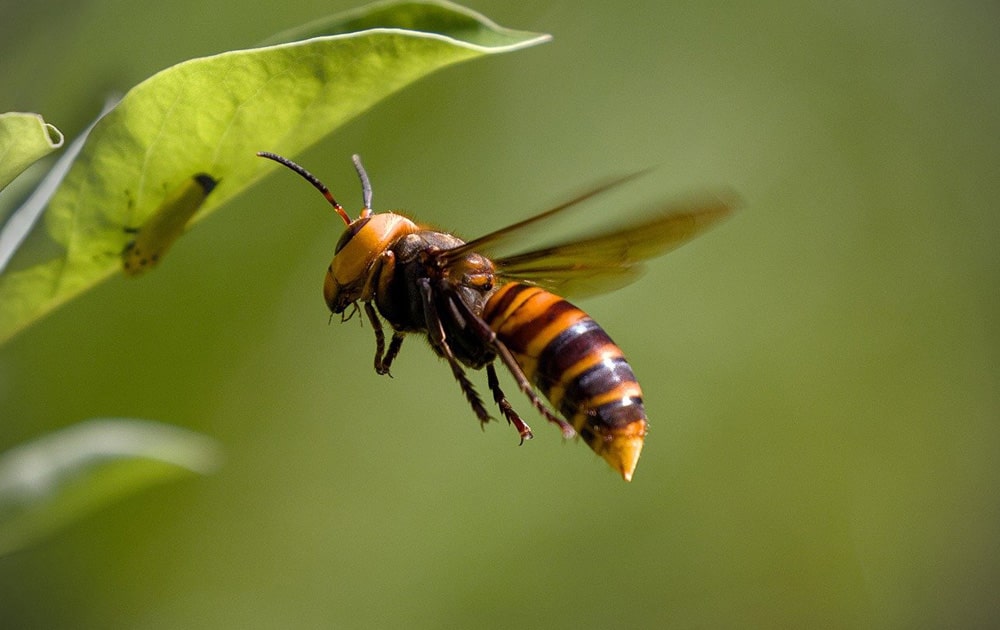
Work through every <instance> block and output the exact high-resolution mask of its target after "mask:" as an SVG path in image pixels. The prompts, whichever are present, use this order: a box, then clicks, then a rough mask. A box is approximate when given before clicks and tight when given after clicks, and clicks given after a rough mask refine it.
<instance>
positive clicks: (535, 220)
mask: <svg viewBox="0 0 1000 630" xmlns="http://www.w3.org/2000/svg"><path fill="white" fill-rule="evenodd" d="M647 172H648V170H646V171H639V172H637V173H632V174H630V175H625V176H623V177H618V178H616V179H612V180H609V181H607V182H605V183H603V184H600V185H599V186H596V187H594V188H592V189H590V190H588V191H587V192H585V193H583V194H582V195H579V196H577V197H574V198H573V199H570V200H569V201H565V202H563V203H561V204H559V205H558V206H556V207H554V208H551V209H549V210H546V211H545V212H543V213H541V214H536V215H535V216H533V217H528V218H527V219H525V220H523V221H518V222H517V223H515V224H513V225H508V226H506V227H502V228H500V229H499V230H496V231H494V232H490V233H489V234H486V235H484V236H480V237H479V238H475V239H473V240H471V241H467V242H466V243H465V244H464V245H459V246H458V247H455V248H452V249H449V250H448V251H445V252H442V253H441V260H443V261H444V262H445V263H454V262H457V261H459V260H461V259H462V258H463V257H464V256H465V255H466V254H468V253H470V252H479V253H485V252H487V251H498V250H501V249H504V248H505V246H507V245H509V244H510V243H511V242H513V241H515V240H517V239H519V238H521V239H523V238H524V237H525V236H528V235H531V234H532V233H533V232H535V231H536V230H537V229H538V224H539V223H542V222H543V221H546V220H548V219H551V218H553V217H555V216H556V215H561V214H562V213H563V212H565V211H566V210H569V209H571V208H574V207H576V206H578V205H580V204H581V203H582V202H584V201H586V200H588V199H590V198H591V197H596V196H597V195H599V194H601V193H603V192H607V191H608V190H611V189H612V188H615V187H616V186H620V185H622V184H624V183H625V182H627V181H630V180H632V179H635V178H636V177H639V176H640V175H644V174H645V173H647Z"/></svg>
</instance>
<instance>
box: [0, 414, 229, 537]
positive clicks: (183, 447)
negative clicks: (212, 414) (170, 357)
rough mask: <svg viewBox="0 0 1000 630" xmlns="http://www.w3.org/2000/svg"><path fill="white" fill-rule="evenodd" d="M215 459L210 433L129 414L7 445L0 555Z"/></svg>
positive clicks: (0, 457) (0, 472)
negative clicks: (136, 417) (127, 417)
mask: <svg viewBox="0 0 1000 630" xmlns="http://www.w3.org/2000/svg"><path fill="white" fill-rule="evenodd" d="M220 459H221V456H220V449H219V447H218V446H217V444H216V442H215V441H214V440H212V439H210V438H208V437H205V436H203V435H200V434H198V433H194V432H191V431H188V430H186V429H181V428H178V427H173V426H170V425H165V424H160V423H156V422H150V421H146V420H132V419H94V420H88V421H85V422H81V423H79V424H76V425H74V426H71V427H68V428H65V429H61V430H59V431H56V432H54V433H51V434H49V435H45V436H43V437H41V438H38V439H36V440H34V441H32V442H30V443H28V444H23V445H21V446H17V447H15V448H13V449H10V450H9V451H6V452H5V453H2V454H0V556H2V555H5V554H8V553H10V552H12V551H16V550H17V549H21V548H23V547H25V546H27V545H30V544H32V543H35V542H37V541H38V540H40V539H42V538H44V537H46V536H48V535H50V534H52V533H53V532H55V531H57V530H59V529H61V528H63V527H66V526H67V525H69V524H70V523H72V522H74V521H76V520H79V519H81V518H83V517H85V516H87V515H88V514H91V513H93V512H95V511H97V510H99V509H100V508H102V507H104V506H106V505H109V504H111V503H113V502H115V501H118V500H121V499H123V498H125V497H127V496H129V495H132V494H135V493H137V492H139V491H140V490H143V489H145V488H148V487H150V486H152V485H155V484H160V483H164V482H167V481H173V480H176V479H181V478H184V477H188V476H190V475H191V474H192V473H196V474H208V473H210V472H213V471H214V470H215V469H216V468H217V467H218V464H219V461H220Z"/></svg>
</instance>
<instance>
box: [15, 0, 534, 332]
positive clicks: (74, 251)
mask: <svg viewBox="0 0 1000 630" xmlns="http://www.w3.org/2000/svg"><path fill="white" fill-rule="evenodd" d="M356 28H364V29H366V30H362V31H359V32H348V31H350V30H351V29H356ZM417 28H419V29H420V30H412V29H417ZM303 33H307V34H309V35H317V34H321V35H318V36H315V37H312V38H311V39H307V40H305V41H295V42H291V43H285V44H276V45H272V46H267V47H263V48H255V49H250V50H241V51H234V52H227V53H222V54H219V55H215V56H212V57H205V58H201V59H193V60H190V61H187V62H184V63H181V64H178V65H176V66H173V67H171V68H168V69H166V70H164V71H162V72H160V73H159V74H156V75H154V76H153V77H151V78H150V79H148V80H146V81H144V82H143V83H141V84H139V85H138V86H136V87H135V88H133V89H132V90H131V91H130V92H129V93H128V94H126V95H125V97H124V98H123V99H122V101H121V102H120V103H119V104H118V106H117V107H115V108H114V109H113V110H112V111H111V112H110V113H109V114H108V115H107V116H105V117H104V118H103V119H101V121H100V122H99V123H98V124H97V126H96V127H95V128H94V130H93V132H92V133H91V134H90V137H89V138H88V139H87V143H86V145H85V146H84V148H83V151H82V152H81V154H80V156H79V158H78V159H77V160H76V162H75V163H74V165H73V167H72V168H71V169H70V171H69V173H68V174H67V175H66V178H65V180H64V181H63V183H62V185H61V186H60V188H59V190H57V191H56V193H55V195H54V196H53V198H52V200H51V202H50V204H49V206H48V208H47V209H46V212H45V217H44V218H45V220H44V221H43V222H41V223H40V224H39V225H38V226H37V227H36V229H35V232H39V231H40V230H41V231H42V234H34V233H33V234H32V235H31V236H29V239H28V241H26V243H30V245H31V247H30V248H29V247H28V246H27V245H25V246H23V247H21V249H20V250H19V251H18V252H17V254H16V255H15V257H14V259H13V260H12V261H11V264H10V266H9V267H8V268H7V269H6V270H5V271H4V273H3V275H0V341H3V340H6V339H8V338H10V337H11V336H12V335H13V334H15V333H16V332H17V331H19V330H21V329H22V328H24V327H25V326H27V325H28V324H30V323H31V322H33V321H35V320H36V319H38V318H39V317H41V316H42V315H43V314H44V313H46V312H48V311H50V310H51V309H53V308H55V307H56V306H58V305H60V304H62V303H64V302H66V301H67V300H69V299H70V298H72V297H74V296H76V295H78V294H79V293H81V292H82V291H84V290H86V289H88V288H90V287H92V286H93V285H94V284H96V283H97V282H99V281H101V280H103V279H105V278H107V277H109V276H111V275H112V274H114V273H116V272H118V271H121V269H122V259H121V256H120V255H119V254H118V253H119V252H122V251H123V249H124V248H125V247H126V245H127V244H128V243H129V242H130V241H132V240H133V237H134V235H132V234H129V233H127V232H126V229H127V228H132V229H133V230H132V231H133V232H134V231H135V230H136V229H137V230H138V232H139V234H141V233H142V226H143V224H144V223H145V222H146V221H147V220H148V219H149V218H150V217H151V216H154V215H156V213H157V212H158V211H159V210H161V209H162V208H164V207H165V206H164V201H165V200H167V198H168V197H169V196H170V195H173V194H175V191H177V190H178V189H179V188H180V187H182V186H183V185H184V183H185V182H187V181H188V180H190V179H191V178H192V177H194V176H195V175H198V174H205V175H208V176H210V177H211V178H213V179H214V180H216V181H218V182H219V184H218V186H217V187H216V188H215V189H214V191H213V192H212V194H211V195H210V196H208V197H207V199H205V200H204V203H202V204H201V205H200V206H199V208H198V212H197V215H196V216H195V217H194V218H193V219H192V221H194V222H196V221H198V220H200V219H202V218H204V217H205V216H207V214H209V213H210V212H211V211H212V210H214V209H215V208H217V207H218V206H220V205H221V204H223V203H225V202H226V201H227V200H228V199H230V198H231V197H233V196H234V195H236V194H238V193H240V192H241V191H243V190H244V189H245V188H246V187H247V186H249V185H250V184H252V183H253V182H255V181H256V180H258V179H260V178H261V177H263V176H264V175H265V174H267V173H268V172H270V170H272V169H273V168H276V167H275V166H274V165H273V164H271V163H269V162H266V161H265V160H261V159H259V158H257V157H255V155H254V154H255V153H256V152H257V151H262V150H266V151H275V152H278V153H282V154H284V155H294V154H296V153H298V152H300V151H302V150H303V149H305V148H307V147H309V146H310V145H312V144H314V143H315V142H317V141H318V140H319V139H320V138H321V137H322V136H324V135H326V134H328V133H330V132H332V131H333V130H335V129H336V128H337V127H339V126H341V125H343V124H344V123H345V122H347V121H349V120H351V119H352V118H354V117H356V116H357V115H359V114H361V113H362V112H364V111H365V110H367V109H368V108H370V107H371V106H372V105H374V104H375V103H376V102H377V101H379V100H380V99H382V98H385V97H386V96H388V95H390V94H392V93H393V92H396V91H397V90H399V89H401V88H403V87H405V86H406V85H408V84H410V83H412V82H414V81H416V80H417V79H419V78H421V77H423V76H425V75H427V74H428V73H430V72H433V71H435V70H438V69H440V68H443V67H446V66H448V65H451V64H454V63H457V62H460V61H464V60H468V59H472V58H475V57H479V56H482V55H486V54H491V53H500V52H508V51H513V50H518V49H520V48H524V47H526V46H532V45H535V44H538V43H541V42H543V41H546V40H548V36H547V35H539V34H535V33H527V32H521V31H511V30H507V29H503V28H500V27H499V26H497V25H496V24H494V23H492V22H490V21H489V20H487V19H486V18H484V17H482V16H480V15H478V14H476V13H474V12H472V11H469V10H467V9H463V8H461V7H458V6H456V5H453V4H450V3H446V2H434V3H420V2H395V3H380V4H377V5H372V6H370V7H367V8H365V9H363V10H360V11H353V12H351V13H347V14H343V15H341V16H339V17H337V18H331V19H330V20H327V21H325V22H323V23H313V24H310V25H307V27H303V29H300V30H299V31H298V32H297V33H293V34H292V35H302V34H303ZM287 36H290V35H289V34H288V33H286V34H283V35H282V36H281V37H287ZM161 220H162V215H161ZM36 236H37V237H38V238H32V237H36ZM26 249H30V250H31V251H25V250H26ZM233 264H236V263H235V261H234V263H233Z"/></svg>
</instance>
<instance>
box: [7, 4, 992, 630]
mask: <svg viewBox="0 0 1000 630" xmlns="http://www.w3.org/2000/svg"><path fill="white" fill-rule="evenodd" d="M468 5H469V6H471V7H472V8H474V9H477V10H479V11H482V12H483V13H485V14H486V15H487V16H489V17H491V18H493V19H495V20H496V21H498V22H499V23H501V24H503V25H504V26H509V27H512V28H520V29H529V30H537V31H545V32H550V33H552V34H553V35H554V36H555V39H554V41H553V42H552V43H550V44H546V45H544V46H540V47H537V48H533V49H529V50H526V51H522V52H517V53H513V54H509V55H500V56H496V57H491V58H486V59H482V60H477V61H473V62H470V63H466V64H463V65H460V66H457V67H454V68H450V69H447V70H445V71H443V72H440V73H438V74H435V75H432V76H431V77H430V78H429V79H427V80H424V81H422V82H420V83H419V84H417V85H416V86H415V87H413V88H410V89H408V90H405V91H403V92H401V93H399V94H397V95H396V96H394V97H392V98H390V99H389V100H387V101H384V102H382V103H380V104H379V105H378V106H377V107H376V108H374V109H373V110H372V111H371V112H369V113H368V114H367V115H365V116H364V117H362V118H361V119H358V120H356V121H354V122H353V123H351V124H350V125H349V126H348V127H346V128H345V129H343V130H342V131H340V132H338V133H336V134H335V135H333V136H331V137H329V138H326V139H325V140H323V142H322V143H321V144H320V145H319V146H317V147H316V148H314V149H313V150H311V151H309V152H308V153H306V154H304V155H300V156H297V158H298V160H299V161H300V162H302V163H303V164H304V165H306V166H307V167H308V168H310V169H311V170H313V171H314V172H315V173H317V174H318V175H319V176H320V177H321V178H322V179H323V180H324V181H326V182H327V183H328V184H329V185H330V186H331V188H332V189H333V190H334V192H335V193H336V194H337V196H338V198H339V199H340V200H341V201H342V202H343V203H344V204H345V206H347V207H348V208H349V209H350V210H351V212H352V213H353V212H355V211H356V208H357V207H358V206H359V204H360V193H359V191H358V190H357V183H356V181H357V180H356V178H355V175H354V173H353V169H352V166H351V163H350V154H351V153H353V152H359V153H361V154H362V155H363V156H364V158H365V164H366V166H367V168H368V171H369V174H370V175H371V177H372V180H373V185H374V190H375V207H376V209H382V210H385V209H390V208H405V209H407V210H408V211H409V212H410V213H412V214H414V215H416V216H417V217H419V218H420V219H423V220H426V221H429V222H432V223H435V224H438V225H441V226H445V227H447V228H449V229H454V230H456V231H458V232H459V233H461V234H464V235H467V236H472V235H477V234H480V233H483V232H485V231H487V230H489V229H492V228H496V227H498V226H501V225H505V224H507V223H510V222H512V221H513V220H515V219H518V218H523V217H525V216H528V215H529V214H532V213H534V212H536V211H539V210H542V209H544V208H545V207H547V206H548V205H550V204H552V203H553V202H555V201H559V200H562V199H563V198H564V197H566V196H568V195H570V194H572V193H575V192H577V191H579V190H580V189H581V188H583V187H585V186H586V185H588V184H589V183H591V182H593V181H595V180H598V179H601V178H602V177H604V176H606V175H609V174H618V173H623V172H628V171H632V170H635V169H638V168H642V167H645V166H649V165H654V166H657V167H658V168H657V170H656V171H655V175H654V176H652V177H646V178H644V180H643V181H641V182H640V183H638V184H636V185H633V186H630V187H628V188H627V190H624V191H620V192H618V193H615V194H614V195H612V196H610V197H608V198H606V199H604V200H602V201H601V202H600V203H599V204H595V205H596V206H597V207H596V208H595V209H594V212H595V215H600V214H604V215H605V216H606V217H607V219H608V220H610V221H618V220H623V219H626V218H627V216H628V212H629V211H630V210H631V209H632V208H634V207H636V206H638V205H642V204H643V203H644V202H647V201H650V200H654V199H658V198H661V197H670V196H674V195H680V194H683V193H684V192H689V191H698V190H702V189H704V188H711V187H713V186H731V187H733V188H735V189H736V190H738V191H740V193H741V194H742V196H743V197H744V198H745V200H746V202H747V203H746V207H745V208H744V209H743V210H742V211H741V212H740V213H739V214H738V216H736V217H735V218H734V219H733V220H731V221H729V222H727V223H726V224H724V225H723V226H722V227H720V228H718V229H716V230H714V231H712V232H710V233H709V234H707V235H705V236H702V237H700V238H699V239H698V240H697V241H696V242H694V243H692V244H691V245H689V246H686V247H684V248H682V249H681V250H679V251H677V252H675V253H673V254H671V255H670V256H668V257H667V258H666V259H664V260H662V261H657V262H655V263H654V264H653V266H652V270H651V272H650V273H649V274H648V275H647V276H646V277H645V278H644V279H643V280H641V281H640V282H639V283H637V284H635V285H632V286H630V287H628V288H627V289H624V290H621V291H618V292H616V293H613V294H611V295H607V296H604V297H601V298H595V299H589V300H586V301H584V302H582V304H581V305H582V306H584V307H585V308H587V310H588V311H590V312H591V314H592V315H593V316H594V317H595V318H596V319H598V320H599V321H600V322H602V324H603V325H604V326H605V327H606V328H607V329H608V331H609V332H610V333H611V335H612V336H613V337H614V338H615V340H616V341H617V342H618V343H619V344H620V345H621V346H622V347H623V348H624V349H625V350H626V352H627V353H628V355H629V357H630V359H631V362H632V364H633V366H634V368H635V370H636V372H637V373H638V375H639V377H640V379H641V381H642V383H643V386H644V389H645V391H646V397H647V408H648V411H649V413H650V417H651V423H652V431H651V433H650V436H649V438H648V440H647V444H646V449H645V451H644V454H643V458H642V460H641V461H640V464H639V468H638V471H637V473H636V477H635V481H634V482H633V483H632V484H625V483H623V482H622V481H621V479H620V478H619V477H618V476H617V475H616V474H615V473H613V472H612V471H611V470H610V469H609V468H608V467H607V466H606V465H605V464H604V463H603V461H601V460H599V459H598V458H597V457H596V456H594V455H593V454H592V453H591V452H590V451H589V450H588V449H587V448H586V447H585V446H584V445H582V444H572V443H571V444H563V443H561V440H560V438H559V434H558V431H557V430H556V429H555V428H554V427H551V426H546V424H545V423H544V422H543V421H542V420H540V419H538V418H536V417H534V416H533V415H532V414H530V413H529V412H530V408H529V405H528V404H527V403H526V402H524V401H523V400H522V399H521V397H519V396H512V400H513V401H514V403H515V406H516V407H518V408H519V409H521V410H522V411H523V413H524V415H525V417H526V419H529V422H531V423H532V424H533V426H534V427H535V429H536V439H535V440H534V441H533V442H531V443H529V444H526V445H525V446H523V447H521V448H518V447H517V438H516V434H515V433H514V431H513V430H512V429H510V428H509V427H506V426H503V425H500V424H496V423H494V424H492V425H491V426H489V427H487V429H486V431H485V432H482V431H480V429H479V426H478V423H477V422H476V421H475V420H474V418H473V416H472V414H471V412H470V410H469V409H468V407H467V405H466V403H465V402H464V401H463V399H462V397H461V395H460V393H459V391H458V388H457V386H456V385H455V383H454V382H453V381H452V378H451V376H450V373H449V370H448V369H447V367H446V366H445V365H444V364H443V363H441V362H439V361H438V360H437V359H435V358H434V357H433V355H432V353H431V351H430V350H429V349H428V348H427V347H426V345H425V344H423V343H421V342H419V341H417V340H411V341H409V342H408V343H407V344H406V345H405V346H404V351H403V354H402V355H401V356H400V358H399V360H398V362H397V364H396V366H395V367H394V370H393V373H394V376H395V378H394V379H392V380H389V379H386V378H384V377H379V376H377V375H376V374H375V373H374V371H373V370H372V368H371V358H372V353H373V350H374V348H373V340H372V337H371V331H370V329H369V328H368V327H365V328H361V327H360V326H358V325H357V324H356V323H355V322H351V323H350V324H346V325H339V324H338V323H336V322H334V323H333V324H330V325H328V323H327V320H328V313H327V310H326V307H325V306H324V304H323V302H322V299H321V291H320V289H321V284H322V277H323V272H324V270H325V268H326V265H327V264H328V263H329V259H330V256H331V254H332V249H333V245H334V243H335V242H336V239H337V238H338V237H339V235H340V231H341V227H342V226H341V224H340V221H339V220H338V219H337V218H336V217H335V216H334V215H332V213H331V212H330V211H329V209H328V208H327V207H326V206H325V202H324V201H323V200H322V198H320V197H319V195H317V194H316V192H315V191H314V190H313V189H312V188H310V187H309V186H307V185H304V184H303V182H301V181H299V180H297V179H296V178H294V177H292V176H291V175H290V174H287V173H281V174H280V176H275V177H271V178H269V179H267V180H266V181H265V182H263V184H261V185H258V186H257V187H255V188H253V189H252V190H250V191H249V192H248V193H247V194H244V195H243V196H241V197H240V198H238V199H237V200H235V201H234V202H232V203H230V204H229V205H228V206H227V207H226V208H224V209H223V210H222V211H221V212H219V213H217V214H215V215H213V216H212V217H211V218H210V219H209V220H207V221H205V222H204V223H202V224H200V225H199V226H198V227H197V229H195V230H194V231H193V232H191V233H190V234H189V235H188V236H187V237H185V238H184V239H182V240H181V241H180V242H178V244H177V245H176V246H175V247H174V249H173V250H172V251H171V254H170V255H169V256H168V258H167V259H166V261H165V262H164V263H163V265H162V266H161V267H160V268H159V269H158V270H157V271H156V272H155V273H152V274H149V275H148V276H146V277H144V278H142V279H141V280H139V281H134V280H129V279H126V278H124V277H119V278H115V279H112V280H111V281H110V282H107V283H104V284H103V285H101V286H100V287H99V288H98V289H97V290H95V291H92V292H90V293H87V294H85V295H84V296H83V297H82V298H81V299H78V300H75V301H73V302H71V303H70V304H68V305H67V306H66V307H64V308H61V309H60V310H58V311H56V312H55V313H54V314H52V315H51V316H49V317H47V318H45V319H43V320H42V321H41V322H39V323H38V324H36V325H35V326H33V327H32V328H30V329H28V330H27V331H25V332H24V333H22V334H21V335H20V336H18V337H17V338H16V339H15V340H13V341H12V342H11V343H9V344H7V345H6V346H4V347H3V348H0V450H2V449H6V448H9V447H10V446H12V445H15V444H18V443H21V442H24V441H26V440H29V439H31V438H33V437H35V436H37V435H39V434H41V433H43V432H45V431H49V430H52V429H55V428H58V427H61V426H65V425H69V424H72V423H74V422H77V421H79V420H82V419H85V418H88V417H94V416H138V417H145V418H154V419H158V420H162V421H165V422H170V423H174V424H177V425H180V426H184V427H189V428H192V429H195V430H197V431H200V432H203V433H206V434H208V435H211V436H214V437H215V438H217V439H218V440H220V441H221V443H222V444H223V445H224V446H225V448H226V456H227V459H226V462H225V465H224V467H223V468H222V469H221V471H220V472H219V473H217V474H215V475H213V476H210V477H205V478H193V477H192V478H191V479H190V480H188V481H184V482H181V483H176V484H173V485H168V486H161V487H157V488H154V489H152V490H149V491H147V492H145V493H143V494H141V495H139V496H136V497H133V498H131V499H129V500H127V501H124V502H122V503H118V504H116V505H113V506H112V507H110V508H109V509H106V510H104V511H102V512H100V513H98V514H96V515H94V516H92V517H89V518H87V519H85V520H84V521H82V522H78V523H76V524H74V525H73V526H72V527H71V528H69V529H67V530H64V531H62V532H60V533H59V534H58V535H57V536H55V537H53V538H50V539H48V540H46V541H44V542H43V543H42V544H40V545H37V546H35V547H32V548H30V549H26V550H23V551H21V552H18V553H16V554H14V555H11V556H8V557H4V558H0V624H2V625H3V627H9V628H64V627H65V628H69V627H72V628H119V627H122V628H124V627H128V628H182V627H183V628H229V627H240V628H275V627H295V628H319V627H337V628H340V627H343V628H363V627H407V628H421V627H436V628H439V627H478V628H489V627H496V628H509V627H528V628H535V627H538V628H563V627H565V628H580V627H654V626H657V627H665V626H668V625H669V626H672V627H682V628H683V627H699V628H711V627H796V626H797V627H885V628H913V627H985V626H988V625H991V623H996V622H997V619H998V617H1000V604H998V601H1000V600H998V599H997V597H996V585H997V583H998V580H1000V537H998V536H997V532H998V525H1000V466H998V464H997V461H996V460H997V453H998V452H1000V393H998V392H1000V387H998V385H1000V382H998V380H1000V379H998V375H1000V369H998V361H1000V343H998V341H1000V338H998V337H1000V326H998V324H1000V322H998V315H1000V282H998V280H1000V248H998V247H997V236H998V234H1000V213H998V210H997V199H998V198H1000V143H998V139H1000V79H998V77H1000V19H998V17H1000V15H998V14H1000V11H998V10H997V5H996V4H995V3H993V2H978V3H977V2H962V3H954V2H938V3H910V2H849V3H838V4H836V5H830V4H828V3H800V2H768V3H762V4H758V3H754V4H752V5H751V4H748V5H746V6H741V7H739V8H733V7H732V6H728V5H727V4H726V3H681V4H678V3H662V2H654V1H648V2H635V3H630V4H628V5H626V4H624V3H608V2H597V1H595V0H588V1H586V2H568V1H559V2H549V1H546V2H536V3H514V2H499V1H497V2H490V1H486V0H470V1H469V2H468ZM353 6H356V5H355V4H354V3H352V2H346V1H320V0H295V1H294V2H260V1H259V0H242V1H241V2H212V3H204V2H202V1H200V0H199V1H194V0H175V1H174V2H171V3H155V4H152V3H126V2H117V1H110V0H90V1H78V2H57V1H53V0H38V1H36V2H33V3H10V2H7V3H4V9H3V14H4V15H5V18H4V19H3V20H2V23H0V77H2V78H0V111H8V110H22V111H24V110H26V111H37V112H40V113H42V114H43V115H44V116H45V117H46V119H47V120H48V121H50V122H52V123H54V124H56V125H57V126H59V127H60V129H62V130H63V131H64V132H66V133H67V135H70V136H72V135H74V134H75V133H76V132H78V131H79V130H80V129H81V128H82V127H83V126H84V125H85V124H86V123H87V122H88V121H89V120H90V119H91V118H92V117H93V116H94V115H96V113H97V111H98V110H99V108H100V105H101V103H102V101H103V99H104V97H105V95H106V94H107V93H108V92H110V91H114V90H118V91H123V90H125V89H127V88H129V87H131V86H132V85H134V84H136V83H138V82H139V81H141V80H142V79H144V78H145V77H147V76H149V75H150V74H152V73H153V72H155V71H157V70H159V69H162V68H164V67H166V66H169V65H171V64H173V63H176V62H179V61H181V60H184V59H187V58H190V57H194V56H200V55H205V54H211V53H215V52H219V51H223V50H227V49H232V48H241V47H245V46H248V45H251V44H253V43H254V42H257V41H259V40H261V39H263V38H265V37H266V36H268V35H270V34H272V33H274V32H277V31H279V30H282V29H284V28H286V27H290V26H295V25H297V24H300V23H303V22H306V21H309V20H311V19H313V18H315V17H318V16H322V15H326V14H329V13H332V12H335V11H339V10H342V9H345V8H350V7H353ZM268 148H269V147H261V149H268ZM248 159H253V158H248ZM475 376H476V379H477V382H480V384H481V387H482V388H484V389H485V378H484V376H483V375H481V374H477V375H475ZM508 389H509V390H513V389H514V388H513V387H511V386H510V385H509V380H508ZM532 418H533V420H532Z"/></svg>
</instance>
